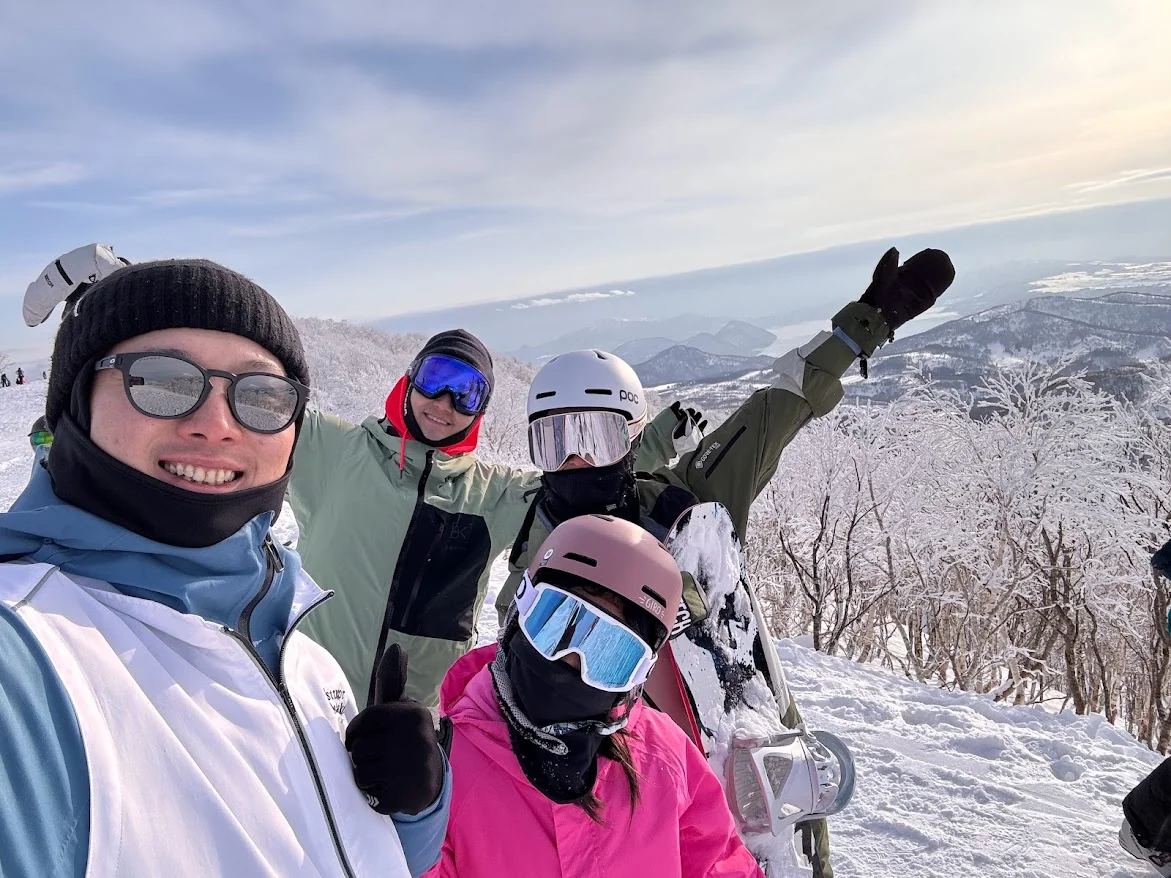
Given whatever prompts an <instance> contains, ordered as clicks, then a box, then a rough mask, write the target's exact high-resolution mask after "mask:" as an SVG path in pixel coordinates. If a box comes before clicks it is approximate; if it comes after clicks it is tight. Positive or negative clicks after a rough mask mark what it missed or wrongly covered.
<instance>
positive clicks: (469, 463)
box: [362, 416, 476, 478]
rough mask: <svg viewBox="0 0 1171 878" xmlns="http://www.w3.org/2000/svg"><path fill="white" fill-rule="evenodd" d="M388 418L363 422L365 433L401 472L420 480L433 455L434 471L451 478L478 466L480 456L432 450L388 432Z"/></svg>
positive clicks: (432, 465)
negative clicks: (429, 457)
mask: <svg viewBox="0 0 1171 878" xmlns="http://www.w3.org/2000/svg"><path fill="white" fill-rule="evenodd" d="M387 426H388V424H387V421H386V419H385V418H377V417H374V416H371V417H369V418H367V419H366V420H364V421H363V422H362V429H364V430H365V431H366V432H367V434H368V435H369V436H370V438H371V439H373V440H374V441H375V442H377V443H378V446H379V447H380V448H381V449H382V453H383V454H385V455H386V457H387V459H388V460H390V461H391V463H393V464H394V466H395V467H396V468H397V469H399V470H400V471H402V472H404V473H406V474H408V475H411V476H413V477H415V478H418V477H419V476H420V475H422V472H423V469H424V467H426V465H427V455H428V454H430V455H431V469H432V470H433V471H439V472H442V473H443V474H444V475H446V476H447V477H454V476H458V475H461V474H463V473H464V472H467V471H468V470H470V469H471V468H472V467H473V466H475V465H476V455H475V454H471V453H469V452H460V453H459V454H449V453H448V452H446V451H444V450H443V449H440V448H429V447H428V446H426V445H424V444H423V443H421V442H416V441H415V440H414V439H410V438H405V437H404V436H402V435H399V434H396V433H395V432H392V430H393V429H394V427H393V425H389V426H390V427H391V429H390V430H388V429H387Z"/></svg>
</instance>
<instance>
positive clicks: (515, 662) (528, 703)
mask: <svg viewBox="0 0 1171 878" xmlns="http://www.w3.org/2000/svg"><path fill="white" fill-rule="evenodd" d="M506 668H507V670H508V680H509V682H510V683H512V694H513V695H514V696H515V697H516V701H517V706H518V707H520V709H521V710H522V711H524V714H525V716H526V717H528V718H529V721H530V722H531V723H532V724H533V725H535V726H538V727H541V726H549V725H552V724H553V723H570V722H577V721H578V720H584V719H595V720H601V721H605V719H606V715H607V714H608V713H609V712H610V711H611V710H613V709H614V706H615V705H616V704H617V703H618V701H619V699H621V698H622V697H623V694H622V693H621V692H603V691H602V690H601V689H595V688H594V687H593V686H591V685H589V684H588V683H586V682H585V681H584V680H582V678H581V674H579V673H578V672H577V671H575V670H574V669H573V668H572V667H570V666H569V665H567V664H566V663H565V662H561V661H556V662H551V661H549V660H548V659H547V658H545V657H544V656H543V655H541V654H540V653H539V652H537V649H536V647H535V646H533V645H532V644H531V643H529V639H528V638H527V637H525V636H524V634H522V633H521V632H520V631H517V632H516V634H514V635H513V636H512V638H511V639H510V640H509V642H508V656H507V663H506Z"/></svg>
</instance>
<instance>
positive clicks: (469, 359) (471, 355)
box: [415, 329, 496, 390]
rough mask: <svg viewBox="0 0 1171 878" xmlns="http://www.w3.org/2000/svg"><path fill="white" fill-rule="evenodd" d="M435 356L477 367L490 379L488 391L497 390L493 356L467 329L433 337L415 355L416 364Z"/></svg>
mask: <svg viewBox="0 0 1171 878" xmlns="http://www.w3.org/2000/svg"><path fill="white" fill-rule="evenodd" d="M435 354H439V355H442V356H445V357H451V358H452V359H455V360H460V361H461V362H464V363H467V364H468V365H469V366H473V367H475V368H476V369H478V370H479V371H480V374H481V375H483V376H484V377H485V378H487V379H488V389H489V390H494V389H495V387H496V376H495V375H493V374H492V355H491V354H490V353H488V349H487V348H486V347H484V343H483V342H482V341H480V340H479V339H478V338H476V337H475V336H474V335H472V334H471V333H470V332H468V331H467V330H466V329H448V330H446V331H445V332H440V333H439V334H437V335H433V336H431V338H429V339H427V343H426V344H425V345H423V347H422V349H420V351H419V353H418V354H416V355H415V362H416V363H417V362H419V360H421V359H423V358H424V357H430V356H432V355H435Z"/></svg>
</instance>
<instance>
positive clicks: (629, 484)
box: [541, 445, 639, 526]
mask: <svg viewBox="0 0 1171 878" xmlns="http://www.w3.org/2000/svg"><path fill="white" fill-rule="evenodd" d="M636 453H637V445H635V446H632V447H631V449H630V451H628V452H626V456H625V457H623V458H622V460H620V461H618V462H617V463H612V464H610V465H609V466H592V467H583V468H581V469H573V470H562V471H560V472H546V473H544V475H543V477H542V479H543V481H544V485H545V490H544V493H543V496H542V498H541V507H542V509H543V510H544V512H545V514H546V515H547V516H548V517H549V519H550V523H551V524H552V525H554V526H556V525H558V524H560V523H561V522H563V521H568V520H569V519H571V518H577V517H578V516H579V515H591V514H606V515H615V516H617V517H619V518H625V519H626V520H627V521H633V522H635V523H636V524H637V523H638V518H639V515H638V492H637V489H636V486H635V480H634V458H635V455H636Z"/></svg>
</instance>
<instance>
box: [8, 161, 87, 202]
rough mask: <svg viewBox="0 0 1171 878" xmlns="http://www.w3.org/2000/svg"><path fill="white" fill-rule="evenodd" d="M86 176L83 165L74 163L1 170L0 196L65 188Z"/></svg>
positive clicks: (55, 163) (56, 163)
mask: <svg viewBox="0 0 1171 878" xmlns="http://www.w3.org/2000/svg"><path fill="white" fill-rule="evenodd" d="M84 176H85V171H84V169H83V168H82V167H81V165H79V164H76V163H74V162H54V163H52V164H49V165H39V166H32V167H23V168H21V167H13V168H7V169H4V168H0V196H3V195H8V194H12V193H13V192H20V191H24V190H28V189H44V188H46V187H48V186H64V185H66V184H67V183H75V182H77V181H78V180H80V179H82V178H83V177H84Z"/></svg>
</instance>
